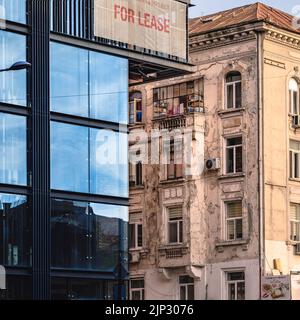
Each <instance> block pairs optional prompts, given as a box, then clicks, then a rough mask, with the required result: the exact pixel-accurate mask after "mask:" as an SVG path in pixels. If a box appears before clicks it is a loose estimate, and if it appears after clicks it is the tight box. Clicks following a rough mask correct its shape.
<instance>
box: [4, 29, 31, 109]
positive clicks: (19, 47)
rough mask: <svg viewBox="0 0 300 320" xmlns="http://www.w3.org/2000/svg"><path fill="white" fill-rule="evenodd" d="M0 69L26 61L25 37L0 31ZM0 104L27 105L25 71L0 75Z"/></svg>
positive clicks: (7, 72) (6, 72) (5, 72)
mask: <svg viewBox="0 0 300 320" xmlns="http://www.w3.org/2000/svg"><path fill="white" fill-rule="evenodd" d="M0 47H1V55H0V69H6V68H9V67H10V66H11V65H12V64H14V63H15V62H18V61H26V37H25V36H23V35H19V34H16V33H12V32H7V31H2V30H0ZM0 102H4V103H9V104H16V105H20V106H26V105H27V99H26V70H18V71H13V72H10V71H4V72H1V73H0Z"/></svg>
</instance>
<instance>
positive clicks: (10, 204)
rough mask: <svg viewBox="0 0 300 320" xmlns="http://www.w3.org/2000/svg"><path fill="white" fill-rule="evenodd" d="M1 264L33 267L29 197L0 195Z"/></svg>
mask: <svg viewBox="0 0 300 320" xmlns="http://www.w3.org/2000/svg"><path fill="white" fill-rule="evenodd" d="M0 230H1V232H0V264H3V265H5V266H10V267H12V266H13V267H15V266H18V267H19V266H29V265H31V230H32V227H31V217H30V216H29V210H28V204H27V197H26V196H20V195H12V194H4V193H1V194H0Z"/></svg>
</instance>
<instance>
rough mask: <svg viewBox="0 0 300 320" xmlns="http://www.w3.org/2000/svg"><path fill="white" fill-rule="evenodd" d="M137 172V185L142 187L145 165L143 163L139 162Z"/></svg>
mask: <svg viewBox="0 0 300 320" xmlns="http://www.w3.org/2000/svg"><path fill="white" fill-rule="evenodd" d="M135 170H136V185H137V186H141V185H142V184H143V165H142V163H141V162H138V163H137V164H136V165H135Z"/></svg>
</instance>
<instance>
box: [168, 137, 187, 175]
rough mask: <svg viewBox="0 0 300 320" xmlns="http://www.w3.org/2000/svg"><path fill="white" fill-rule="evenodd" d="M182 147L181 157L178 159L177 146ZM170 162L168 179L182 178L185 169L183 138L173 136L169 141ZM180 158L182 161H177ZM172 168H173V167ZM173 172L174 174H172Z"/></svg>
mask: <svg viewBox="0 0 300 320" xmlns="http://www.w3.org/2000/svg"><path fill="white" fill-rule="evenodd" d="M178 146H179V148H180V149H181V156H180V158H181V159H178V158H177V157H178V153H177V151H176V147H178ZM166 149H167V151H168V162H169V163H167V164H166V180H176V179H182V178H183V176H184V173H183V170H184V167H183V157H184V155H183V140H182V139H174V138H171V139H170V141H169V145H168V148H166ZM178 160H181V163H177V162H178ZM171 168H172V169H171ZM171 172H173V175H172V174H171Z"/></svg>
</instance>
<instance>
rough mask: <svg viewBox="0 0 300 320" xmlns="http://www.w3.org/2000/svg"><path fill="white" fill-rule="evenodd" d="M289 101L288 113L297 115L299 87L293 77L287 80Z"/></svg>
mask: <svg viewBox="0 0 300 320" xmlns="http://www.w3.org/2000/svg"><path fill="white" fill-rule="evenodd" d="M289 101H290V110H289V111H290V113H291V114H293V115H298V114H299V113H300V112H299V88H298V83H297V81H296V80H295V79H290V81H289Z"/></svg>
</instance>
